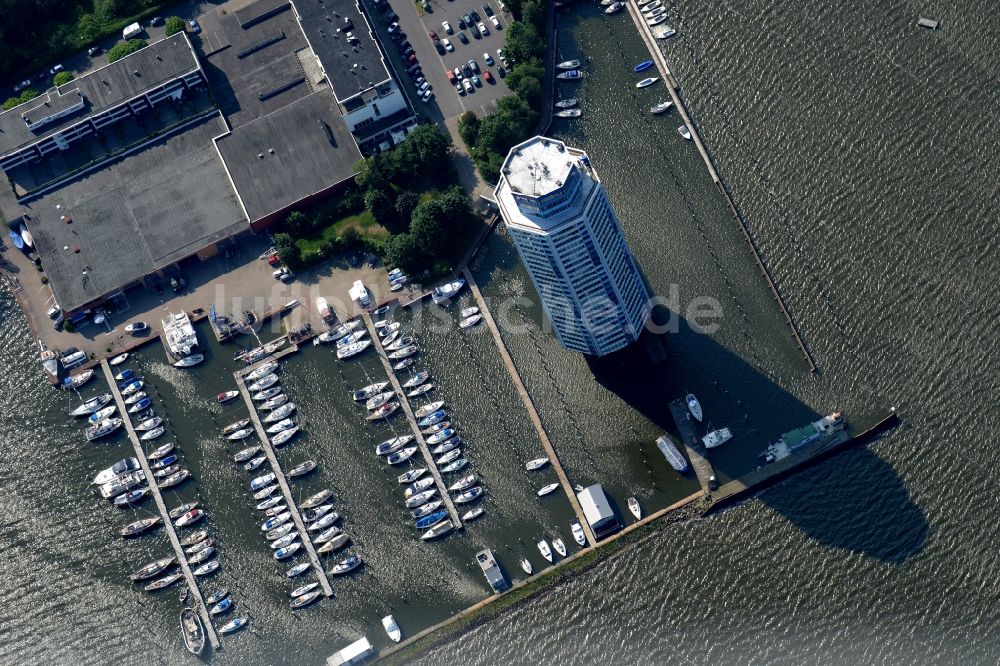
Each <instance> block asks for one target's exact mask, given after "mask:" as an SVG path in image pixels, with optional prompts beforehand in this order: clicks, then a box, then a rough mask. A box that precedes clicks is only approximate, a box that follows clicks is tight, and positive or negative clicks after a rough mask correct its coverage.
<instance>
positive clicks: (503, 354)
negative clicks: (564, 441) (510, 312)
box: [462, 268, 597, 546]
mask: <svg viewBox="0 0 1000 666" xmlns="http://www.w3.org/2000/svg"><path fill="white" fill-rule="evenodd" d="M462 274H463V275H464V276H465V281H466V282H468V283H469V289H470V290H471V291H472V295H473V297H474V298H475V299H476V305H478V306H479V312H481V313H482V315H483V323H485V324H486V326H487V327H488V328H489V329H490V332H491V333H492V334H493V341H494V342H495V343H496V345H497V349H498V350H499V351H500V359H501V360H502V361H503V364H504V367H505V368H507V373H508V374H510V380H511V381H512V382H513V383H514V389H515V390H516V391H517V394H518V395H519V396H520V397H521V402H522V403H523V404H524V408H525V409H526V410H528V416H529V417H530V418H531V424H532V425H533V426H535V432H537V433H538V438H539V439H540V440H541V442H542V448H543V449H545V455H546V456H548V458H549V462H551V463H552V468H553V469H554V470H555V471H556V476H557V477H559V484H560V485H561V486H562V488H563V491H564V492H565V493H566V496H567V497H568V498H569V503H570V505H572V507H573V513H575V514H576V517H577V520H579V521H580V525H581V526H582V527H583V533H584V534H585V535H586V536H587V543H589V544H590V545H591V546H594V545H596V544H597V539H596V538H595V537H594V533H593V532H592V531H591V529H590V523H589V522H587V517H586V516H584V515H583V507H581V506H580V502H579V500H577V498H576V491H575V490H574V489H573V486H572V485H571V484H570V482H569V477H568V476H566V472H565V470H563V467H562V464H561V463H560V462H559V456H558V455H556V450H555V447H553V446H552V442H551V441H550V440H549V435H548V433H547V432H545V428H544V427H543V426H542V419H541V417H539V416H538V410H536V409H535V403H534V402H533V401H532V400H531V396H530V395H528V389H526V388H524V382H522V381H521V375H520V374H519V373H518V372H517V366H516V365H514V360H513V359H512V358H511V357H510V353H508V351H507V345H506V344H504V341H503V337H502V336H501V335H500V329H499V328H497V323H496V321H494V320H493V315H492V313H490V309H489V307H488V306H487V305H486V300H485V299H484V298H483V294H482V292H481V291H479V285H478V284H476V280H475V278H474V277H472V272H471V271H470V270H469V269H468V268H466V269H464V270H463V271H462Z"/></svg>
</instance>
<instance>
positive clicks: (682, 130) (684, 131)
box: [677, 125, 691, 141]
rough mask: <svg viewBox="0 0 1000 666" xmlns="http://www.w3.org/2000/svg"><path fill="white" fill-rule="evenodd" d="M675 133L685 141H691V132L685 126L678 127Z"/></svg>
mask: <svg viewBox="0 0 1000 666" xmlns="http://www.w3.org/2000/svg"><path fill="white" fill-rule="evenodd" d="M677 133H678V134H680V135H681V136H682V137H684V138H685V139H687V140H688V141H690V140H691V130H689V129H688V126H687V125H681V126H680V127H678V128H677Z"/></svg>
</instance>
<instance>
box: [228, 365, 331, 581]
mask: <svg viewBox="0 0 1000 666" xmlns="http://www.w3.org/2000/svg"><path fill="white" fill-rule="evenodd" d="M287 349H291V347H289V348H287ZM288 353H294V351H291V352H288ZM272 360H274V357H273V356H268V357H267V358H265V359H264V360H263V361H261V362H260V363H258V364H257V365H258V366H259V365H261V364H263V363H267V362H269V361H272ZM255 367H257V366H251V367H249V368H247V369H246V370H243V371H241V372H234V373H233V375H234V376H235V377H236V388H237V389H238V390H239V392H240V395H241V396H243V401H244V402H245V403H246V406H247V411H248V412H249V413H250V422H251V423H253V427H254V430H256V431H257V437H258V438H259V439H260V444H261V446H262V447H263V449H264V455H266V456H267V462H268V464H270V465H271V471H272V472H274V476H275V478H277V480H278V485H279V486H280V487H281V494H282V495H283V496H284V498H285V503H286V504H287V505H288V510H289V511H290V512H291V514H292V521H293V522H294V523H295V529H296V530H298V532H299V534H300V535H301V536H302V546H303V547H304V548H305V550H306V553H307V554H308V555H309V560H310V561H311V562H312V565H313V569H315V570H316V579H317V580H318V581H319V584H320V587H322V588H323V594H325V595H326V596H328V597H332V596H333V587H331V586H330V580H329V579H328V578H327V576H326V570H325V569H323V563H322V562H321V561H320V559H319V554H318V553H317V552H316V549H315V548H314V547H313V543H312V540H311V539H310V538H309V532H308V531H306V524H305V521H304V520H302V514H301V513H300V512H299V505H298V502H296V501H295V495H293V494H292V489H291V487H289V485H288V479H287V478H285V472H284V470H282V469H281V464H280V463H279V462H278V457H277V456H276V455H275V454H274V448H273V447H272V446H271V440H270V438H269V437H268V434H267V431H265V430H264V424H263V423H261V421H260V416H259V415H258V414H257V409H256V407H255V406H254V404H253V399H252V398H251V397H250V391H248V390H247V385H246V382H245V381H244V380H243V375H244V374H245V373H247V372H251V371H252V370H253V369H254V368H255Z"/></svg>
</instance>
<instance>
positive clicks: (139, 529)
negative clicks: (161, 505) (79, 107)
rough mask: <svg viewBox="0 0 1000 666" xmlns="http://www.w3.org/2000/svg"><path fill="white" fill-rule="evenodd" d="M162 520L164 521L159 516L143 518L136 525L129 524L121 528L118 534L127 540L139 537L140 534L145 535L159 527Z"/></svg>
mask: <svg viewBox="0 0 1000 666" xmlns="http://www.w3.org/2000/svg"><path fill="white" fill-rule="evenodd" d="M162 520H163V519H162V518H160V517H159V516H153V517H152V518H143V519H142V520H137V521H135V522H134V523H129V524H128V525H126V526H125V527H123V528H121V529H120V530H119V531H118V533H119V534H121V535H122V536H123V537H126V538H128V537H134V536H139V535H140V534H144V533H146V532H148V531H149V530H151V529H153V528H154V527H156V526H157V525H159V524H160V522H162Z"/></svg>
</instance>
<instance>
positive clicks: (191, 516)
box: [174, 509, 205, 527]
mask: <svg viewBox="0 0 1000 666" xmlns="http://www.w3.org/2000/svg"><path fill="white" fill-rule="evenodd" d="M204 517H205V512H204V511H202V510H201V509H192V510H191V511H188V512H187V513H185V514H184V515H183V516H181V517H180V518H178V519H177V520H175V521H174V526H175V527H187V526H188V525H194V524H195V523H197V522H200V521H201V520H202V519H203V518H204Z"/></svg>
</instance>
